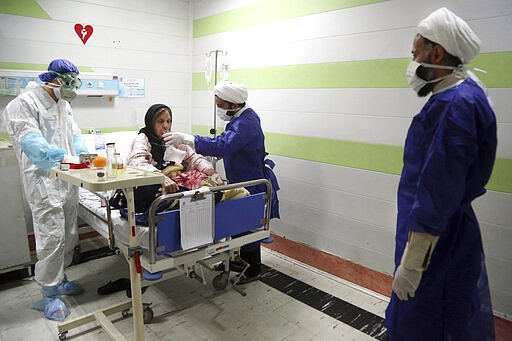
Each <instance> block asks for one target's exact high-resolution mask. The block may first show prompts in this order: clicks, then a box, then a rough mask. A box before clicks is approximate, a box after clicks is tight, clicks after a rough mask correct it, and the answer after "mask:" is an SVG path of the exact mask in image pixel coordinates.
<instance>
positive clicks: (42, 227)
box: [3, 85, 80, 286]
mask: <svg viewBox="0 0 512 341" xmlns="http://www.w3.org/2000/svg"><path fill="white" fill-rule="evenodd" d="M3 115H4V117H3V118H4V120H5V122H6V124H7V131H8V133H9V135H10V136H11V140H12V144H13V147H14V150H15V152H16V156H17V158H18V161H19V164H20V168H21V173H22V182H23V187H24V190H25V196H26V198H27V201H28V204H29V206H30V209H31V211H32V218H33V225H34V234H35V238H36V252H37V259H38V261H37V263H36V266H35V278H36V280H37V282H39V283H40V284H41V285H42V286H55V285H57V284H59V283H61V282H62V281H63V279H64V268H65V267H66V266H68V265H70V264H71V262H72V259H73V250H74V247H75V246H76V244H77V242H78V233H77V224H76V215H77V207H78V188H77V187H75V186H73V185H70V184H68V183H66V182H63V181H61V180H55V179H52V178H50V175H49V173H47V172H46V171H44V170H42V169H40V168H38V167H37V166H36V165H35V164H34V163H33V162H32V161H31V160H30V159H29V158H28V157H27V155H26V153H25V152H24V151H23V150H22V147H21V144H22V142H23V140H24V139H25V138H27V135H29V136H30V135H34V134H40V135H42V137H43V138H44V139H46V141H47V142H48V143H49V144H50V145H54V146H56V147H58V148H62V149H64V150H66V151H67V154H70V155H73V154H75V150H74V146H73V136H74V135H78V134H80V129H79V128H78V126H77V124H76V123H75V121H74V120H73V116H72V112H71V107H70V105H69V103H68V102H67V101H65V100H62V99H61V100H59V101H58V102H55V101H54V100H53V98H52V97H51V96H50V95H49V94H48V93H47V92H46V91H45V90H44V89H43V88H42V86H41V85H36V86H34V87H32V88H31V89H29V90H28V91H26V92H25V93H23V94H21V95H19V96H18V97H17V98H16V99H14V100H12V101H11V102H10V103H9V104H8V105H7V107H6V108H5V110H4V114H3ZM32 147H33V148H44V146H37V145H33V146H32Z"/></svg>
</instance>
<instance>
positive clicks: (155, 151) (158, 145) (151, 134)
mask: <svg viewBox="0 0 512 341" xmlns="http://www.w3.org/2000/svg"><path fill="white" fill-rule="evenodd" d="M162 108H164V109H167V110H168V111H169V113H170V114H171V117H172V111H171V109H170V108H169V107H168V106H167V105H165V104H153V105H152V106H150V107H149V109H148V111H147V112H146V116H145V117H144V124H145V125H146V126H145V127H144V128H141V129H140V130H139V134H140V133H144V134H146V136H147V137H148V140H149V143H151V155H152V156H153V159H154V160H155V161H156V162H157V163H158V164H163V163H164V153H165V148H166V147H165V143H164V141H163V140H162V139H160V138H159V137H158V136H156V134H155V130H154V126H155V124H154V123H155V118H156V117H157V115H158V114H159V113H160V110H161V109H162ZM157 168H158V167H157Z"/></svg>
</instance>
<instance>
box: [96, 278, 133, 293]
mask: <svg viewBox="0 0 512 341" xmlns="http://www.w3.org/2000/svg"><path fill="white" fill-rule="evenodd" d="M129 287H130V280H129V279H128V278H120V279H116V280H115V281H113V282H112V281H108V283H107V284H105V285H104V286H102V287H99V288H98V294H100V295H108V294H112V293H114V292H117V291H123V290H126V289H128V288H129Z"/></svg>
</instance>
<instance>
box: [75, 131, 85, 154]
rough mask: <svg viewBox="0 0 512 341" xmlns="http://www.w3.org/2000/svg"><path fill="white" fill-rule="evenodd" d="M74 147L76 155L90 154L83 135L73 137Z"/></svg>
mask: <svg viewBox="0 0 512 341" xmlns="http://www.w3.org/2000/svg"><path fill="white" fill-rule="evenodd" d="M73 146H74V147H75V155H77V156H79V155H80V154H89V149H88V148H87V143H86V142H85V138H84V137H83V136H82V135H75V136H73Z"/></svg>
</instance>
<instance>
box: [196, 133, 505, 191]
mask: <svg viewBox="0 0 512 341" xmlns="http://www.w3.org/2000/svg"><path fill="white" fill-rule="evenodd" d="M208 130H209V128H208V127H206V126H193V127H192V132H193V134H197V135H209V134H208ZM265 141H266V148H267V151H268V152H269V153H271V154H274V155H280V156H285V157H290V158H295V159H302V160H308V161H315V162H323V163H328V164H332V165H338V166H345V167H351V168H358V169H366V170H370V171H375V172H380V173H386V174H395V175H399V174H400V173H401V171H402V165H403V163H402V156H403V148H402V147H396V146H388V145H381V144H371V143H362V142H353V141H340V140H333V139H322V138H315V137H305V136H296V135H286V134H276V133H265ZM487 189H490V190H493V191H499V192H506V193H512V159H504V158H498V159H496V162H495V164H494V171H493V174H492V176H491V179H490V180H489V183H488V184H487Z"/></svg>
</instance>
